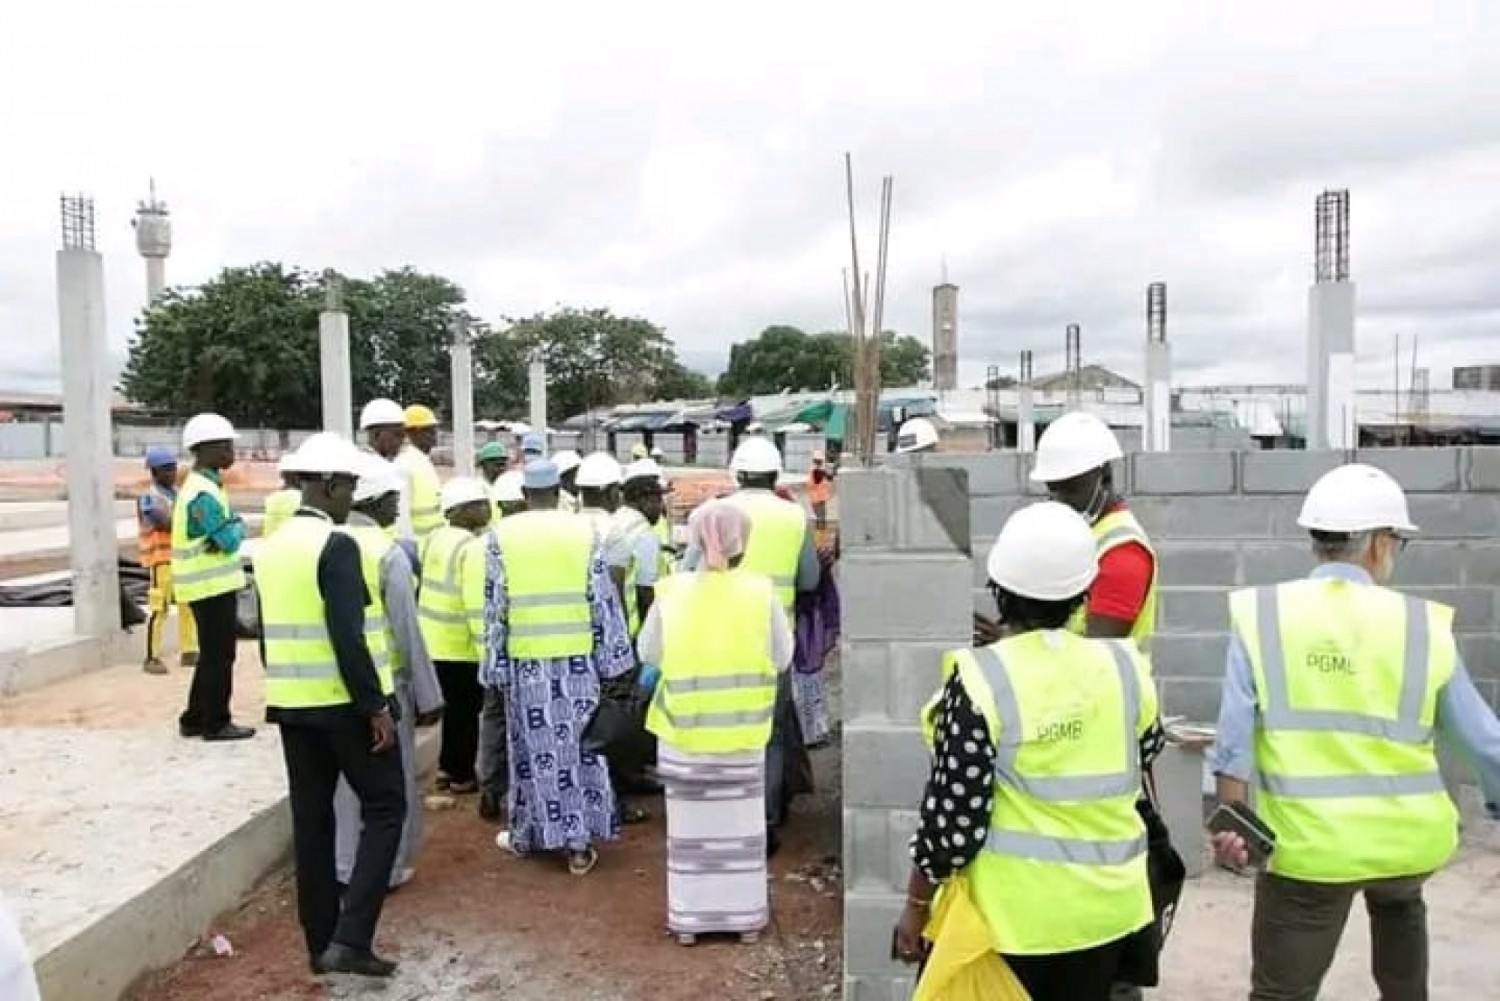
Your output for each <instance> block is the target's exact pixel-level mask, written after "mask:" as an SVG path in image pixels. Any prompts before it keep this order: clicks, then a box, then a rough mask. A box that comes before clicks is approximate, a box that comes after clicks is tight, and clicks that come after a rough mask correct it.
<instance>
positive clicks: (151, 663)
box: [136, 445, 198, 674]
mask: <svg viewBox="0 0 1500 1001" xmlns="http://www.w3.org/2000/svg"><path fill="white" fill-rule="evenodd" d="M146 470H147V471H148V472H149V473H150V474H151V482H150V483H149V484H147V486H146V489H145V491H144V492H143V493H142V494H141V496H140V497H139V498H138V499H137V500H136V520H137V521H138V522H139V526H140V545H139V559H140V563H141V566H142V567H144V568H145V569H146V572H147V573H148V574H150V576H151V590H150V592H149V593H148V595H147V598H146V604H147V607H148V609H149V612H148V614H147V617H146V660H145V663H144V664H142V670H144V671H145V672H146V673H147V674H166V673H167V665H166V664H165V663H163V662H162V659H161V645H162V639H163V638H164V637H163V633H165V632H166V629H167V615H168V614H170V612H171V609H172V606H173V605H174V604H177V603H176V602H175V601H174V600H173V599H174V597H175V595H174V593H173V589H172V508H173V507H174V506H175V505H176V504H177V454H176V453H175V452H173V451H172V450H171V449H170V448H167V447H166V446H165V445H153V446H151V447H150V448H149V449H147V450H146ZM177 652H178V654H179V655H180V656H181V663H182V666H183V667H192V666H193V665H194V664H196V663H197V662H198V630H197V628H196V627H195V626H194V624H193V613H192V611H191V610H189V609H188V607H187V606H186V605H183V604H178V606H177Z"/></svg>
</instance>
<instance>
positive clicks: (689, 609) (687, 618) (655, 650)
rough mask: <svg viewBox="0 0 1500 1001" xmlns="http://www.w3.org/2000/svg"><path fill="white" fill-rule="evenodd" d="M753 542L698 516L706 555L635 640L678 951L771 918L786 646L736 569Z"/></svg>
mask: <svg viewBox="0 0 1500 1001" xmlns="http://www.w3.org/2000/svg"><path fill="white" fill-rule="evenodd" d="M749 534H750V519H749V518H748V517H747V516H746V515H745V513H744V512H743V511H742V510H740V509H739V508H738V507H737V506H735V505H733V504H729V503H725V502H723V501H710V502H708V503H707V504H705V505H703V506H702V507H700V508H699V509H698V510H697V511H695V512H693V516H692V518H691V519H690V520H689V521H688V536H689V539H690V542H691V544H692V545H693V546H696V547H697V548H698V551H699V552H701V553H702V554H703V558H702V560H701V561H700V563H699V565H698V569H697V570H696V571H692V572H687V573H679V574H673V575H672V576H670V577H666V578H663V579H662V580H661V581H659V582H658V583H657V588H656V601H655V602H654V603H653V604H652V606H651V610H650V612H649V613H647V615H646V621H645V622H644V623H643V624H642V626H641V632H640V636H639V638H638V640H637V648H638V650H639V653H640V658H641V661H642V663H644V664H647V665H651V667H648V668H647V670H646V671H645V678H646V680H647V682H648V683H649V680H650V679H651V677H652V675H656V691H655V695H654V696H653V698H652V700H651V708H650V711H649V713H648V715H647V718H646V727H647V729H649V730H650V731H651V732H652V733H654V734H656V736H657V739H658V740H659V742H660V743H659V749H658V761H657V775H658V776H659V777H660V778H661V780H662V782H663V784H664V785H665V786H666V800H667V927H668V929H670V930H671V931H672V932H673V933H674V934H675V935H676V936H677V940H678V941H679V942H681V943H683V944H684V945H691V944H693V942H694V941H695V940H696V937H697V936H698V935H700V934H703V933H707V932H730V933H737V934H739V935H740V937H741V939H742V940H744V941H754V940H755V939H756V937H757V936H758V935H759V934H760V931H761V929H762V928H764V927H765V926H766V924H767V923H768V922H769V921H770V917H771V909H770V900H769V894H768V891H767V887H766V833H767V832H766V821H765V761H766V744H767V742H768V741H769V740H770V737H771V721H772V715H773V712H774V709H775V704H776V681H777V676H778V674H779V672H782V671H784V670H786V668H787V665H788V664H790V663H791V660H792V653H793V640H792V633H791V628H790V626H789V625H788V623H787V617H786V613H785V611H784V610H783V609H782V607H781V603H780V601H779V600H778V599H777V597H776V592H775V590H774V588H773V587H772V584H771V581H770V578H768V577H764V576H761V575H759V574H752V573H749V572H748V571H744V570H741V569H740V568H739V566H740V562H741V561H742V559H743V558H744V554H745V540H746V538H747V537H748V536H749ZM652 668H654V669H655V670H653V669H652ZM658 672H659V673H658Z"/></svg>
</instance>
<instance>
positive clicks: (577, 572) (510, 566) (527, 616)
mask: <svg viewBox="0 0 1500 1001" xmlns="http://www.w3.org/2000/svg"><path fill="white" fill-rule="evenodd" d="M495 538H496V539H497V540H498V542H499V547H500V555H501V559H502V560H503V562H504V565H505V599H506V641H505V643H506V650H507V651H508V652H509V653H510V655H511V656H512V657H517V658H523V659H528V660H540V659H547V658H554V657H574V656H582V655H585V654H589V653H592V652H593V650H594V617H593V609H592V608H591V607H590V605H589V577H590V573H591V561H592V559H593V554H594V549H595V546H596V544H597V537H596V533H595V529H594V525H593V522H592V519H590V520H587V521H585V520H582V519H579V518H576V517H574V516H573V515H570V514H565V513H564V512H562V511H526V512H523V513H521V514H517V515H512V516H511V517H509V518H506V519H505V520H504V521H502V522H501V523H500V524H498V525H496V526H495Z"/></svg>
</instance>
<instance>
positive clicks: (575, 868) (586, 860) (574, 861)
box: [568, 847, 599, 876]
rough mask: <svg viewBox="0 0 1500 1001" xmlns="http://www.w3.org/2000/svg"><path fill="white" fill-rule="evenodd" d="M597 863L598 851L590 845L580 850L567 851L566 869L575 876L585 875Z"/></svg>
mask: <svg viewBox="0 0 1500 1001" xmlns="http://www.w3.org/2000/svg"><path fill="white" fill-rule="evenodd" d="M598 864H599V853H598V852H597V851H595V850H594V849H593V848H592V847H589V848H585V849H584V850H583V851H580V852H568V871H569V872H571V873H572V874H573V875H575V876H587V875H588V874H589V873H591V872H593V871H594V866H596V865H598Z"/></svg>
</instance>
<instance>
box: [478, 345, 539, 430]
mask: <svg viewBox="0 0 1500 1001" xmlns="http://www.w3.org/2000/svg"><path fill="white" fill-rule="evenodd" d="M530 350H531V349H530V346H529V345H528V344H527V343H526V342H525V341H523V340H522V338H521V337H520V336H519V335H518V334H517V333H516V332H515V331H514V330H510V329H498V330H491V329H483V330H481V331H480V332H479V333H478V335H477V336H476V337H475V338H474V413H475V414H476V415H478V416H479V417H481V418H485V419H488V420H506V419H511V420H514V419H518V418H522V417H525V416H526V412H527V405H528V404H527V394H528V392H529V389H528V385H527V375H526V370H527V366H528V364H529V363H530V361H531V358H530Z"/></svg>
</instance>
